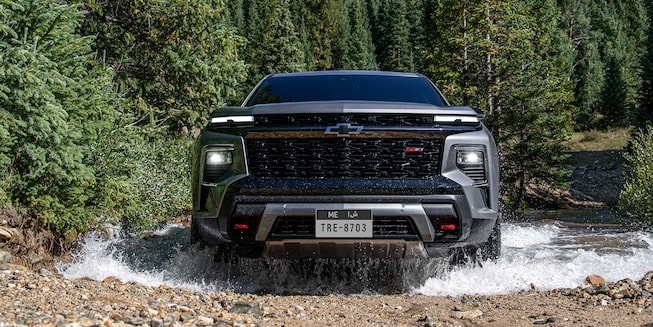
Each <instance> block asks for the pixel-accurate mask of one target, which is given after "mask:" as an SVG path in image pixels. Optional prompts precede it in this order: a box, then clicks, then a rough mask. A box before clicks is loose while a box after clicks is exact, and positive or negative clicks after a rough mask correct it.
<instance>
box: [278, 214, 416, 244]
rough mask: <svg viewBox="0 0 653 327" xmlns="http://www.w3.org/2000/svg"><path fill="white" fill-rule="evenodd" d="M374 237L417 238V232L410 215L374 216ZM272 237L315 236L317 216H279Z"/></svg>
mask: <svg viewBox="0 0 653 327" xmlns="http://www.w3.org/2000/svg"><path fill="white" fill-rule="evenodd" d="M373 224H374V230H373V232H372V235H373V237H374V238H401V239H416V238H417V233H416V232H415V228H414V227H413V225H412V224H411V222H410V219H409V218H408V217H374V220H373ZM270 237H273V238H314V237H315V217H297V216H292V217H289V216H284V217H278V218H277V220H276V222H275V224H274V227H273V228H272V231H271V232H270Z"/></svg>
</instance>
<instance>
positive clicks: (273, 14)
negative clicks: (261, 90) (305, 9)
mask: <svg viewBox="0 0 653 327" xmlns="http://www.w3.org/2000/svg"><path fill="white" fill-rule="evenodd" d="M248 24H249V27H248V31H249V32H248V35H249V37H250V39H249V42H248V46H247V55H248V57H247V58H248V63H249V64H250V74H249V84H250V88H251V87H253V86H254V84H255V83H256V82H258V81H259V80H260V79H261V78H263V76H265V75H267V74H271V73H284V72H294V71H301V70H304V69H305V67H306V66H305V59H304V51H303V50H302V43H301V42H300V39H299V37H298V34H297V32H296V31H295V26H294V24H293V22H292V19H291V11H290V4H289V2H288V0H275V1H267V0H265V1H264V0H253V1H251V5H250V7H249V13H248ZM261 26H266V28H261ZM271 49H273V50H271Z"/></svg>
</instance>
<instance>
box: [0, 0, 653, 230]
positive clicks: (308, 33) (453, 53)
mask: <svg viewBox="0 0 653 327" xmlns="http://www.w3.org/2000/svg"><path fill="white" fill-rule="evenodd" d="M652 15H653V2H651V1H650V0H622V1H618V0H603V1H593V0H555V1H554V0H542V1H532V0H463V1H461V0H456V1H454V0H183V1H182V0H72V1H58V0H0V49H1V51H0V207H2V206H4V207H8V206H11V207H13V208H16V209H17V210H19V211H20V212H21V213H22V214H23V215H24V216H25V217H29V219H27V222H26V223H25V224H27V225H33V226H39V227H45V228H47V229H50V230H52V231H55V232H57V233H65V232H67V231H74V232H83V231H86V230H89V229H90V228H93V226H96V225H97V224H99V223H104V222H122V223H124V224H125V225H127V226H132V227H134V228H142V227H149V226H152V225H156V224H157V223H160V222H161V221H165V220H166V219H167V218H168V217H171V216H175V215H179V214H183V213H184V212H186V211H187V210H188V209H189V207H190V190H189V188H190V187H189V185H190V182H189V179H190V168H189V167H190V161H191V160H192V159H191V157H190V148H191V147H192V144H193V138H194V136H196V135H197V133H198V131H199V129H201V128H202V126H203V125H204V124H205V123H206V121H207V117H208V115H209V113H210V112H211V111H213V110H216V109H218V108H220V107H222V106H226V105H239V104H240V102H241V101H242V99H244V97H245V95H246V94H247V92H248V91H249V90H250V89H251V88H252V87H253V86H254V85H255V84H256V82H257V81H258V80H260V79H261V78H262V77H263V76H265V75H266V74H270V73H280V72H293V71H306V70H333V69H364V70H389V71H414V72H419V73H422V74H424V75H426V76H427V77H429V78H430V79H432V80H433V81H434V82H435V83H436V84H437V85H438V86H439V87H440V88H441V90H442V91H443V93H444V94H445V96H447V98H448V99H449V101H450V102H451V103H452V104H454V105H469V106H472V107H477V108H481V109H482V110H483V111H484V113H485V114H486V121H485V122H486V124H487V125H488V127H489V128H490V129H491V131H492V133H493V134H494V136H495V138H496V140H497V142H498V144H499V151H500V157H501V162H502V166H501V172H502V195H503V200H504V202H505V203H506V204H508V205H511V206H515V207H518V206H524V205H528V204H529V203H530V202H531V201H536V199H533V198H532V194H531V195H529V192H528V190H529V189H532V188H533V187H535V188H538V189H540V190H555V189H565V188H566V187H568V183H569V177H570V166H569V164H568V155H567V154H566V153H567V151H566V148H565V145H564V141H565V140H566V139H567V138H568V137H569V136H570V134H571V133H572V132H574V131H582V130H592V129H609V128H617V127H630V126H632V127H633V128H634V129H640V128H642V129H644V128H645V127H646V126H647V125H648V124H649V123H650V122H651V121H652V120H653V37H649V36H650V35H651V30H650V28H651V21H650V19H651V17H652ZM651 206H653V204H652V205H651Z"/></svg>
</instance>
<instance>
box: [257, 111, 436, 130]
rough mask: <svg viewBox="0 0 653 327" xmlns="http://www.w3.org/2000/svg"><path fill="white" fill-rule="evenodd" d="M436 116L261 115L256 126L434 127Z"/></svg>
mask: <svg viewBox="0 0 653 327" xmlns="http://www.w3.org/2000/svg"><path fill="white" fill-rule="evenodd" d="M433 117H434V115H414V114H407V115H378V116H377V115H369V114H355V115H333V114H331V115H326V114H325V115H316V114H295V115H292V116H289V115H261V116H256V118H255V121H254V123H255V126H256V127H260V128H268V127H279V126H285V127H287V126H292V125H298V126H311V125H312V126H330V125H336V124H338V123H350V124H355V125H360V126H433V122H434V120H433Z"/></svg>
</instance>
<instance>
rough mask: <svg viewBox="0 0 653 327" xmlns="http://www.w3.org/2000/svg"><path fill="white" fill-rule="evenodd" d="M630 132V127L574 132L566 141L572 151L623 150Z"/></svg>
mask: <svg viewBox="0 0 653 327" xmlns="http://www.w3.org/2000/svg"><path fill="white" fill-rule="evenodd" d="M630 133H631V128H618V129H614V128H612V129H608V130H606V131H599V130H592V131H587V132H576V133H573V134H572V135H571V137H570V138H569V140H567V142H566V143H567V146H568V147H569V150H570V151H572V152H578V151H607V150H623V149H624V148H626V145H627V143H628V140H629V139H630Z"/></svg>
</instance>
